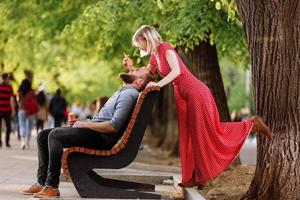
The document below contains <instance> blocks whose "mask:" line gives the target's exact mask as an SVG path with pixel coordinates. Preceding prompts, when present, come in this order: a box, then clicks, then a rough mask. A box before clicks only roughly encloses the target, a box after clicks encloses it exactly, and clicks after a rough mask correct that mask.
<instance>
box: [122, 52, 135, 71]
mask: <svg viewBox="0 0 300 200" xmlns="http://www.w3.org/2000/svg"><path fill="white" fill-rule="evenodd" d="M123 54H124V59H123V65H124V66H125V67H126V68H127V69H128V70H129V71H130V70H132V68H134V66H133V61H132V59H131V58H129V55H127V54H125V53H123Z"/></svg>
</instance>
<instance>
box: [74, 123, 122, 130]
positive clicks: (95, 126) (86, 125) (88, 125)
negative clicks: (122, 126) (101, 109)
mask: <svg viewBox="0 0 300 200" xmlns="http://www.w3.org/2000/svg"><path fill="white" fill-rule="evenodd" d="M73 127H75V128H89V129H92V130H95V131H98V132H101V133H116V132H117V131H118V130H117V129H115V128H114V127H113V126H112V124H111V122H110V121H106V122H93V121H77V122H75V124H74V125H73Z"/></svg>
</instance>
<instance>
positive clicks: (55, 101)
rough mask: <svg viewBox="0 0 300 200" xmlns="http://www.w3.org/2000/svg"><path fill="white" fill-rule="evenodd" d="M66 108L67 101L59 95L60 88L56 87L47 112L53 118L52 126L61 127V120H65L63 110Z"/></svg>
mask: <svg viewBox="0 0 300 200" xmlns="http://www.w3.org/2000/svg"><path fill="white" fill-rule="evenodd" d="M66 109H67V101H66V100H65V98H64V97H63V96H61V90H60V89H57V90H56V93H55V95H54V96H53V97H52V99H51V101H50V105H49V112H50V114H51V115H52V117H53V119H54V127H61V124H62V122H64V121H65V114H64V112H65V110H66Z"/></svg>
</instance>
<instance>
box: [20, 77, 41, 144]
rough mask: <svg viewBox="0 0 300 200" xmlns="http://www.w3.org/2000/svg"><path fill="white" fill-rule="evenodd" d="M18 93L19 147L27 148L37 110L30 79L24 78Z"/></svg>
mask: <svg viewBox="0 0 300 200" xmlns="http://www.w3.org/2000/svg"><path fill="white" fill-rule="evenodd" d="M18 95H19V112H18V117H19V128H20V135H21V149H25V148H29V140H30V138H31V129H32V127H33V123H34V119H35V114H36V113H37V112H38V105H37V102H36V96H35V92H34V90H33V89H32V86H31V81H29V80H28V79H24V80H23V81H22V83H21V85H20V87H19V90H18Z"/></svg>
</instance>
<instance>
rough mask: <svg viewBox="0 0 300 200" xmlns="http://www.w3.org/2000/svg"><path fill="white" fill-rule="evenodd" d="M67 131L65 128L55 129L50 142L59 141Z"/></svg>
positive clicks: (50, 135)
mask: <svg viewBox="0 0 300 200" xmlns="http://www.w3.org/2000/svg"><path fill="white" fill-rule="evenodd" d="M64 131H66V129H65V128H54V129H52V130H51V131H50V133H49V137H48V138H49V140H52V139H55V140H59V138H60V136H62V133H63V132H64Z"/></svg>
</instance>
